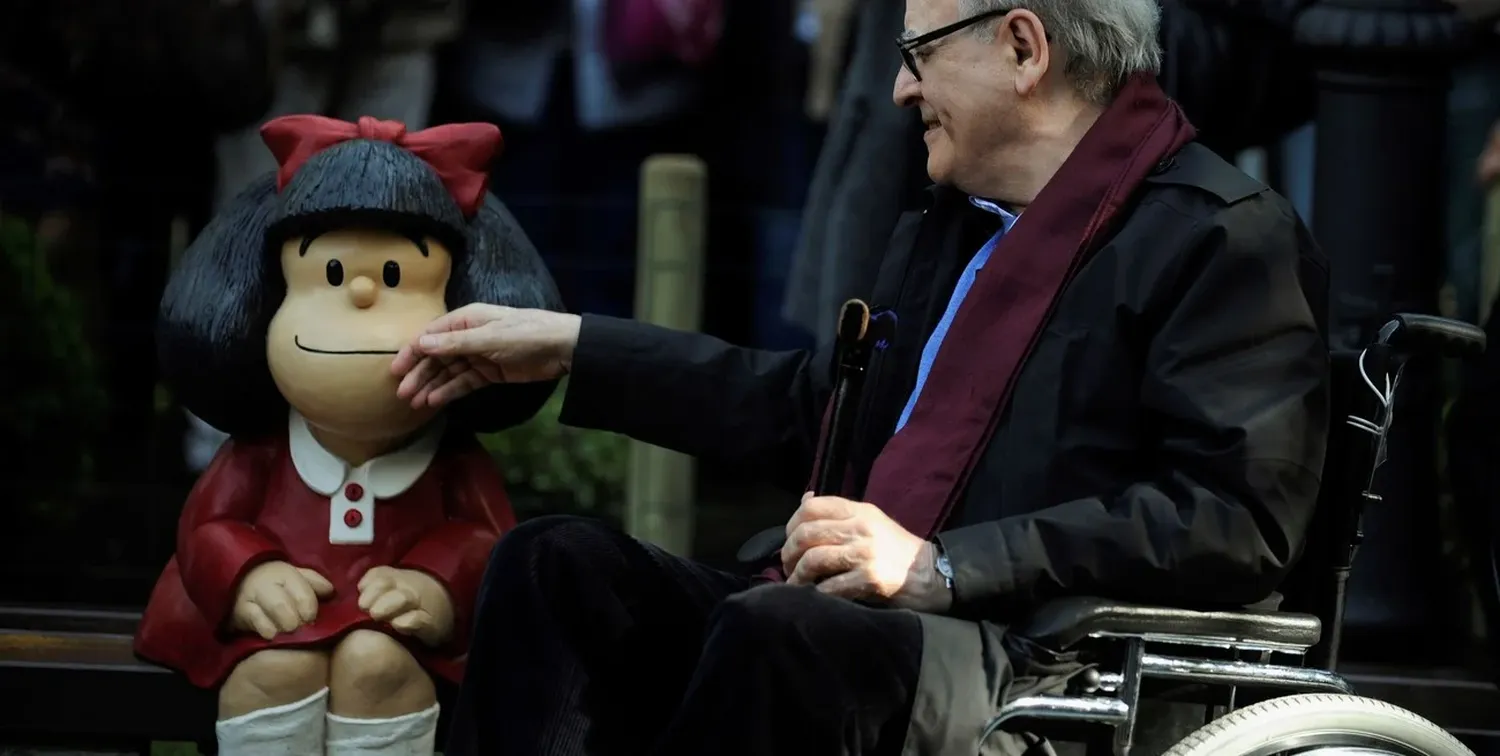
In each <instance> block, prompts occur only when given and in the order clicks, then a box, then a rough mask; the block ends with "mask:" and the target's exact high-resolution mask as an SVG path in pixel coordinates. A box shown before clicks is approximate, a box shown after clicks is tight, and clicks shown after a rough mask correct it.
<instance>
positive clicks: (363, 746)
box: [327, 630, 438, 756]
mask: <svg viewBox="0 0 1500 756" xmlns="http://www.w3.org/2000/svg"><path fill="white" fill-rule="evenodd" d="M328 688H329V692H330V695H329V712H328V741H327V742H328V750H327V753H328V756H432V753H433V751H434V746H435V742H436V739H437V720H438V705H437V691H436V689H435V688H434V687H433V684H432V678H430V677H428V675H427V671H426V670H424V669H422V666H421V665H420V664H418V663H417V660H416V659H414V658H412V655H411V654H410V653H409V652H408V651H407V650H406V649H405V648H403V647H402V646H401V644H400V643H398V642H397V641H396V640H395V639H394V638H392V637H390V636H388V635H386V634H384V633H380V632H376V631H374V630H355V631H354V632H352V633H350V634H349V635H348V637H346V638H344V640H343V641H341V642H340V643H339V645H338V647H337V648H335V649H334V651H333V658H332V662H331V664H330V667H329V677H328Z"/></svg>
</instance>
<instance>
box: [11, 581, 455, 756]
mask: <svg viewBox="0 0 1500 756" xmlns="http://www.w3.org/2000/svg"><path fill="white" fill-rule="evenodd" d="M140 617H141V615H140V613H139V612H122V611H88V610H78V609H56V608H36V607H17V606H0V701H5V702H6V704H5V705H4V706H0V751H4V750H5V748H6V747H7V746H10V747H14V746H32V747H43V746H53V747H62V748H95V749H98V750H101V751H110V752H115V753H120V752H123V753H138V754H142V755H143V756H145V755H146V754H150V753H151V745H152V743H162V742H178V743H192V744H196V745H197V746H198V750H199V751H200V752H201V753H204V754H212V753H214V752H215V750H216V749H215V746H214V719H215V717H216V716H217V713H218V701H217V696H216V695H215V694H214V693H213V692H212V691H206V690H202V689H200V688H197V687H194V686H193V685H191V684H190V683H188V681H187V680H186V679H185V678H183V677H182V676H181V675H178V674H176V673H174V672H172V671H170V670H167V669H165V668H162V667H158V666H156V665H154V664H148V663H146V662H143V661H141V660H140V659H138V658H136V656H135V652H134V651H133V650H132V640H133V636H134V635H135V629H136V625H137V623H139V621H140ZM453 695H454V691H453V690H452V689H451V686H440V687H439V696H440V699H439V700H440V701H441V703H442V704H443V709H444V711H445V713H446V711H447V710H448V709H450V704H451V703H452V700H453ZM446 725H447V717H446V716H445V717H443V718H442V720H441V721H440V722H439V723H438V742H439V743H441V742H442V740H443V734H444V733H445V732H446Z"/></svg>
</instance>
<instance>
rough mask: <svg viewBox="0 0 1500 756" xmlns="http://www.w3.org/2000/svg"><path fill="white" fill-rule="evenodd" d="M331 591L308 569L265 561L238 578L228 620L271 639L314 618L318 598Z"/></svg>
mask: <svg viewBox="0 0 1500 756" xmlns="http://www.w3.org/2000/svg"><path fill="white" fill-rule="evenodd" d="M332 594H333V584H332V583H330V582H328V579H327V578H325V577H323V576H322V575H319V574H318V573H316V572H313V571H312V570H309V569H306V568H304V567H295V566H293V565H291V564H288V563H286V562H266V563H265V564H261V565H256V566H255V567H254V568H252V569H251V570H250V571H249V572H247V573H245V577H244V579H242V580H240V586H239V589H238V590H237V592H236V594H235V597H234V610H233V612H232V613H231V615H230V618H229V624H230V627H232V628H234V629H235V630H239V631H240V632H246V633H255V634H256V635H259V636H260V637H262V638H265V639H266V640H271V639H272V638H275V637H276V634H277V633H290V632H292V631H293V630H296V629H297V628H299V627H302V626H303V625H306V624H307V623H309V622H312V621H313V620H315V619H317V618H318V601H319V600H320V599H323V598H326V597H328V596H330V595H332Z"/></svg>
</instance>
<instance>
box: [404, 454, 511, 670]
mask: <svg viewBox="0 0 1500 756" xmlns="http://www.w3.org/2000/svg"><path fill="white" fill-rule="evenodd" d="M445 472H446V473H447V475H448V478H447V479H446V480H444V481H443V483H444V486H443V489H444V500H443V507H444V510H445V512H446V514H447V518H448V521H447V522H445V523H444V524H442V525H440V526H438V527H437V528H434V529H433V530H432V531H431V532H429V533H427V535H425V536H423V537H422V538H421V539H420V540H418V541H417V543H416V544H415V545H413V546H412V548H411V550H409V551H407V552H406V555H405V556H403V557H402V558H401V560H400V562H398V563H397V566H398V567H401V568H403V569H412V570H420V571H422V572H425V573H427V574H428V575H431V576H432V577H434V578H436V579H437V581H438V582H439V583H442V585H443V587H444V588H445V589H447V591H448V598H449V600H450V601H452V602H453V637H452V638H450V639H449V641H448V643H447V644H445V645H446V646H447V647H448V648H449V649H451V650H452V651H453V652H454V653H455V654H458V653H462V652H463V651H464V650H466V649H467V648H468V646H469V625H470V622H471V621H472V619H473V617H474V602H475V601H476V600H477V599H478V597H479V585H480V583H481V582H482V581H483V579H484V570H485V566H486V565H487V564H488V562H489V558H490V552H491V551H493V550H494V548H495V544H496V543H497V542H498V541H499V540H500V534H501V533H504V532H506V531H508V530H510V529H512V528H514V527H515V525H516V518H515V514H514V513H513V512H512V510H511V506H510V499H509V497H508V496H506V493H505V482H504V481H503V480H501V478H500V471H499V470H497V469H496V468H495V461H494V460H493V459H492V458H490V455H489V454H488V453H487V452H485V450H484V447H482V446H480V445H479V444H478V443H477V442H475V441H472V440H470V441H467V442H466V443H465V444H464V446H463V447H462V449H461V450H460V451H458V452H457V453H456V455H455V456H454V457H453V459H451V460H450V462H449V465H448V467H447V468H446V469H445Z"/></svg>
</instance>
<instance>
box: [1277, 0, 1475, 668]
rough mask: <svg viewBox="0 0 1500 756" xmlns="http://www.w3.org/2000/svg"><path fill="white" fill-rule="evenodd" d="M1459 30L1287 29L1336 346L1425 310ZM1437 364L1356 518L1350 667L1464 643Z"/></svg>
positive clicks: (1400, 409) (1328, 20)
mask: <svg viewBox="0 0 1500 756" xmlns="http://www.w3.org/2000/svg"><path fill="white" fill-rule="evenodd" d="M1463 31H1464V29H1463V25H1462V23H1461V22H1460V21H1459V19H1458V18H1457V16H1456V15H1455V13H1454V11H1453V9H1452V8H1451V7H1450V6H1448V5H1447V4H1446V3H1444V2H1443V1H1442V0H1319V2H1316V3H1315V4H1313V5H1312V7H1310V8H1309V9H1307V10H1306V11H1304V12H1303V14H1302V15H1301V16H1300V17H1299V18H1298V20H1297V27H1296V33H1297V39H1298V43H1299V44H1300V45H1301V46H1302V47H1303V48H1304V49H1306V50H1307V51H1308V52H1309V53H1310V54H1311V55H1312V59H1313V62H1314V65H1315V67H1316V71H1317V78H1318V111H1317V123H1318V131H1317V158H1316V173H1315V178H1314V190H1313V203H1314V209H1313V221H1314V228H1313V232H1314V235H1315V236H1316V237H1317V238H1318V240H1319V242H1320V243H1321V244H1322V245H1323V247H1324V249H1325V250H1326V252H1327V253H1328V257H1329V260H1330V263H1331V265H1332V276H1331V278H1332V292H1331V293H1332V299H1331V302H1330V310H1331V311H1330V313H1329V327H1330V331H1331V336H1332V341H1333V344H1332V346H1333V347H1334V348H1335V349H1353V348H1357V347H1358V346H1359V345H1360V344H1363V343H1367V342H1368V339H1369V338H1370V336H1372V335H1373V331H1374V329H1376V328H1378V327H1379V326H1380V325H1381V323H1383V322H1384V320H1385V317H1386V316H1387V315H1389V314H1390V313H1393V312H1417V313H1435V312H1436V309H1437V297H1438V289H1439V287H1440V286H1441V284H1442V279H1443V268H1444V263H1443V261H1444V258H1445V255H1446V242H1445V234H1444V229H1445V221H1444V218H1445V204H1444V202H1445V201H1444V197H1443V187H1444V184H1445V181H1444V130H1445V128H1446V123H1447V94H1448V90H1449V75H1450V69H1451V67H1452V64H1453V62H1454V60H1455V59H1456V58H1457V54H1458V51H1459V48H1460V45H1461V42H1462V37H1463ZM1435 364H1436V363H1435V361H1426V362H1423V363H1421V364H1413V365H1411V366H1410V368H1409V369H1408V370H1407V371H1406V375H1405V377H1404V378H1403V381H1402V387H1401V391H1400V392H1399V394H1400V400H1399V401H1398V402H1397V407H1396V412H1395V418H1396V419H1395V423H1394V425H1393V427H1392V429H1391V437H1390V454H1389V461H1388V462H1387V464H1386V466H1385V467H1384V468H1383V469H1382V470H1381V477H1382V479H1383V481H1382V484H1381V485H1379V486H1377V490H1378V492H1379V493H1380V495H1381V496H1383V497H1384V501H1383V502H1379V503H1374V504H1372V505H1371V506H1370V507H1369V508H1368V509H1367V510H1366V512H1367V514H1366V518H1365V533H1366V535H1367V540H1366V542H1365V545H1364V547H1363V548H1362V550H1361V551H1360V554H1359V559H1358V561H1357V562H1356V563H1355V565H1354V573H1353V577H1352V579H1351V580H1350V586H1349V587H1350V591H1349V603H1348V610H1347V615H1346V620H1347V623H1348V633H1347V636H1346V643H1345V645H1346V649H1347V650H1346V652H1345V654H1344V657H1345V658H1347V659H1350V660H1369V661H1416V660H1417V659H1414V658H1413V657H1414V656H1416V657H1422V656H1423V655H1424V654H1429V657H1428V658H1427V659H1423V660H1424V661H1440V660H1441V659H1442V658H1444V657H1445V654H1444V650H1445V649H1453V648H1454V647H1455V646H1461V644H1459V643H1454V642H1453V641H1454V640H1457V638H1455V637H1454V636H1453V635H1449V634H1448V633H1451V632H1453V628H1454V622H1453V618H1454V617H1455V616H1456V607H1457V602H1456V601H1453V600H1450V597H1451V594H1448V593H1445V592H1444V589H1445V588H1446V587H1448V586H1449V585H1451V584H1452V583H1453V582H1454V581H1453V579H1452V577H1450V576H1448V575H1447V574H1445V573H1444V571H1443V569H1442V561H1441V559H1442V557H1441V543H1440V538H1439V533H1438V509H1437V494H1438V490H1437V489H1438V478H1437V465H1436V455H1435V445H1436V438H1437V419H1438V412H1439V406H1440V404H1439V403H1440V390H1441V388H1440V384H1439V375H1438V373H1437V371H1436V368H1435ZM1337 390H1348V389H1347V388H1346V387H1343V386H1340V387H1338V389H1337ZM1335 420H1336V421H1339V419H1337V418H1336V419H1335ZM1444 641H1446V642H1444ZM1433 653H1436V654H1437V655H1438V657H1437V658H1432V657H1431V656H1430V654H1433Z"/></svg>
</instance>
